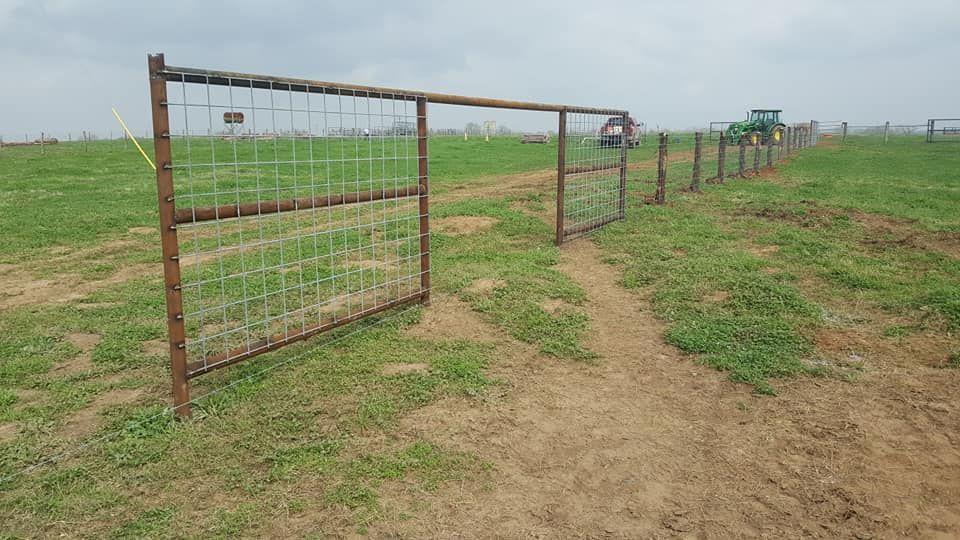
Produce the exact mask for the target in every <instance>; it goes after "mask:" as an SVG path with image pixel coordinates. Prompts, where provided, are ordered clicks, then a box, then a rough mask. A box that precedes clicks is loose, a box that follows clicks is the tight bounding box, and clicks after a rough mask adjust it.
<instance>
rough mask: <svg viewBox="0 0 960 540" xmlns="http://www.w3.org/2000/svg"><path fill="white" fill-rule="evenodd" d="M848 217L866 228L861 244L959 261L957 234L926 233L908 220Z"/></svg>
mask: <svg viewBox="0 0 960 540" xmlns="http://www.w3.org/2000/svg"><path fill="white" fill-rule="evenodd" d="M851 217H852V218H853V219H854V221H856V222H857V223H859V224H860V225H862V226H863V227H864V228H866V229H867V234H866V235H865V238H864V240H863V243H864V244H865V245H867V246H870V247H876V248H880V249H885V248H890V247H908V248H917V249H924V250H934V251H940V252H943V253H945V254H947V255H949V256H951V257H954V258H958V259H960V233H950V232H925V231H922V230H920V229H917V228H916V225H915V222H914V221H913V220H909V219H897V218H893V217H888V216H881V215H878V214H868V213H866V212H860V211H853V212H851Z"/></svg>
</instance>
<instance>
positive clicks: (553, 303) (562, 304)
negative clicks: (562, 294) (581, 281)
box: [540, 298, 577, 313]
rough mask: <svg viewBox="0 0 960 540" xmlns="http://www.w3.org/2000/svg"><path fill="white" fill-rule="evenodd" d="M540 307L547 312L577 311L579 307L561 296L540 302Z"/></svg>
mask: <svg viewBox="0 0 960 540" xmlns="http://www.w3.org/2000/svg"><path fill="white" fill-rule="evenodd" d="M540 309H542V310H544V311H546V312H547V313H567V312H570V311H575V310H576V309H577V307H576V306H574V305H573V304H570V303H568V302H566V301H564V300H561V299H560V298H548V299H546V300H544V301H543V302H542V303H541V304H540Z"/></svg>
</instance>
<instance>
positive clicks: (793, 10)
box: [0, 0, 960, 138]
mask: <svg viewBox="0 0 960 540" xmlns="http://www.w3.org/2000/svg"><path fill="white" fill-rule="evenodd" d="M323 4H326V5H323ZM148 52H164V53H166V59H167V62H168V63H169V64H171V65H177V66H189V67H200V68H210V69H224V70H233V71H243V72H249V73H261V74H270V75H288V76H295V77H303V78H313V79H320V80H327V81H342V82H351V83H360V84H373V85H381V86H390V87H398V88H410V89H418V90H427V91H436V92H449V93H458V94H467V95H477V96H489V97H502V98H508V99H522V100H535V101H546V102H551V103H566V104H571V105H586V106H610V107H617V108H626V109H629V110H630V111H631V113H632V114H633V116H635V117H636V118H638V119H641V120H645V121H646V122H647V123H648V125H650V126H656V125H660V126H664V127H670V128H677V129H679V128H688V127H694V126H705V125H706V123H707V122H708V121H710V120H728V119H739V118H740V117H742V116H743V115H744V112H745V111H746V110H747V109H748V108H750V107H751V106H768V107H780V108H783V109H784V110H785V113H784V114H785V116H786V118H787V120H793V121H800V120H806V119H811V118H815V119H820V120H850V121H883V120H891V121H893V122H895V123H905V122H921V123H922V122H925V120H926V119H927V118H929V117H935V116H944V115H946V116H950V117H960V99H958V97H960V70H958V69H957V66H958V64H960V1H957V0H943V1H932V0H914V1H912V2H903V1H896V2H885V1H882V0H880V1H877V0H874V1H842V2H841V1H838V0H833V1H820V0H803V1H794V2H788V1H782V0H781V1H762V2H755V1H751V0H738V1H736V2H707V1H702V2H697V1H683V0H672V1H669V2H665V1H662V0H661V1H657V2H646V1H639V0H635V1H628V2H617V1H606V2H585V1H583V0H581V1H578V2H563V1H558V0H551V1H543V2H525V1H522V0H513V1H509V2H507V1H503V2H501V1H499V0H480V1H475V2H469V3H467V2H440V1H437V2H421V1H406V2H404V1H392V2H383V3H382V4H379V5H375V3H363V2H356V1H351V2H308V1H294V0H289V1H282V0H268V1H264V0H258V1H256V2H242V1H235V2H222V3H221V2H213V1H205V2H199V1H198V2H179V1H176V0H165V1H163V2H154V3H147V2H135V1H130V0H127V1H96V0H86V1H75V0H55V1H45V0H0V73H2V79H0V81H2V84H0V135H2V136H4V137H5V138H22V137H23V135H24V133H27V132H29V133H31V134H36V135H38V134H39V132H40V131H41V130H43V131H46V132H48V133H54V134H55V135H57V136H65V134H66V133H67V132H72V133H74V136H76V134H77V133H78V132H79V131H80V130H89V131H97V132H99V133H101V134H105V133H107V132H109V130H111V129H112V130H116V129H117V127H116V125H115V123H114V122H115V121H114V120H113V117H112V115H111V113H110V107H111V106H116V107H117V108H118V109H120V111H121V113H122V114H123V115H124V116H125V117H126V119H127V120H128V123H129V124H130V125H131V127H132V128H133V129H134V130H135V131H136V132H137V133H138V134H141V133H144V132H145V131H146V130H147V129H148V128H149V99H148V84H147V74H146V55H147V53H148ZM482 120H497V121H498V123H500V124H505V125H508V126H510V127H513V128H515V129H524V130H536V129H548V128H553V127H555V116H554V115H550V114H544V113H539V114H538V113H523V112H505V111H492V110H486V109H469V108H462V107H445V106H439V105H438V106H434V107H433V108H432V109H431V118H430V122H431V126H432V127H458V128H462V127H463V125H464V124H465V123H466V122H468V121H477V122H480V121H482Z"/></svg>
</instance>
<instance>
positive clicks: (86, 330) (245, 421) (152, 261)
mask: <svg viewBox="0 0 960 540" xmlns="http://www.w3.org/2000/svg"><path fill="white" fill-rule="evenodd" d="M691 143H692V137H688V136H686V137H681V142H680V143H678V144H675V145H671V147H670V152H671V155H672V156H674V157H675V159H676V160H677V161H678V163H677V164H674V165H672V166H671V168H670V170H669V191H668V194H667V201H668V204H666V205H663V206H652V205H644V204H642V198H641V196H642V195H643V194H650V193H652V191H653V178H654V177H655V174H656V164H655V162H654V163H652V165H653V166H652V168H651V167H650V165H651V162H650V161H649V160H650V159H651V158H653V157H654V156H655V153H656V148H655V146H654V145H652V144H649V145H646V146H643V147H641V148H637V149H635V150H631V153H630V162H631V163H632V164H635V166H634V168H632V169H631V171H630V184H629V190H628V191H629V192H630V194H631V199H630V201H629V204H628V209H627V219H625V220H623V221H620V222H617V223H614V224H612V225H610V226H608V227H607V228H605V229H604V230H603V231H602V232H599V233H597V234H595V235H594V237H593V239H592V240H587V241H592V242H596V243H597V245H598V246H600V248H601V249H602V252H603V254H604V258H605V261H606V262H609V263H610V264H613V265H616V266H617V268H618V269H621V270H622V281H621V283H620V285H622V286H623V287H624V288H625V289H626V291H631V292H626V291H625V292H624V294H634V295H635V297H636V301H637V302H643V303H648V304H649V305H650V306H651V309H652V310H653V312H654V314H655V315H656V316H657V317H658V318H660V319H661V320H663V321H665V323H666V325H667V326H666V330H665V334H664V338H665V340H666V342H667V343H669V344H670V345H672V346H674V347H677V348H678V349H679V350H681V351H684V352H686V353H689V358H688V359H686V361H687V362H688V363H689V364H691V365H693V364H695V363H702V364H705V365H709V366H712V367H714V368H716V369H718V370H722V371H724V372H727V373H728V374H729V376H730V377H731V378H732V379H733V380H735V381H740V382H743V383H746V384H748V385H751V387H752V389H753V390H754V391H755V392H757V393H760V394H776V393H777V391H778V383H779V382H780V381H781V380H782V379H783V378H785V377H797V376H801V377H803V376H811V377H827V378H832V379H840V380H843V381H849V383H850V384H857V381H858V377H859V374H860V372H861V371H862V370H863V365H862V363H860V362H858V361H857V360H856V359H855V358H852V359H850V360H849V361H842V362H840V361H837V360H836V359H835V358H831V357H830V356H829V355H827V354H826V353H825V350H824V348H823V347H822V344H821V343H820V341H819V338H818V336H819V335H820V334H819V333H820V332H821V330H822V329H823V328H826V327H831V326H833V325H838V324H839V325H843V326H845V327H851V328H857V329H862V330H863V331H868V332H871V333H872V334H873V335H876V336H878V337H877V339H879V340H886V342H888V343H889V345H890V346H891V347H901V348H903V349H904V350H907V349H908V348H910V347H913V346H914V345H915V341H913V340H912V337H914V336H918V335H919V334H921V333H924V332H931V331H932V332H936V333H939V334H942V335H943V336H945V338H946V340H947V343H948V345H947V347H946V348H945V349H944V348H937V349H928V350H925V352H924V353H923V355H922V358H920V359H919V361H920V362H921V363H923V364H924V365H928V366H935V367H943V368H944V374H945V375H944V376H945V377H947V376H949V377H955V376H957V373H958V371H957V370H954V369H949V368H957V367H960V360H958V357H960V339H958V338H957V332H958V331H960V217H958V214H957V208H960V173H958V172H957V171H960V153H958V152H957V151H956V148H955V147H954V146H952V145H946V144H944V145H928V144H924V143H923V142H922V141H921V140H919V139H914V138H910V137H902V138H893V139H892V140H891V143H890V144H888V145H881V144H878V142H877V140H876V139H874V138H870V137H850V139H849V140H848V143H847V144H846V145H844V146H839V145H837V144H835V143H826V142H825V143H824V144H821V145H820V146H819V147H817V148H814V149H809V150H805V151H803V152H802V153H800V154H797V155H794V156H791V159H790V160H789V161H787V162H783V163H781V164H779V165H778V168H777V172H776V173H775V174H765V175H762V176H758V177H753V178H748V179H729V180H728V181H727V182H726V183H725V184H722V185H707V184H704V186H703V193H700V194H697V193H688V192H682V191H681V188H683V187H685V186H686V185H687V184H688V183H689V176H688V171H689V165H688V164H686V163H685V160H686V158H685V156H686V155H687V153H689V152H690V151H691V148H692V144H691ZM45 150H46V153H45V154H44V155H41V154H40V151H39V149H38V148H33V147H28V148H4V149H2V150H0V186H2V190H0V192H2V194H3V195H2V199H0V229H2V230H3V231H4V238H5V240H6V241H5V242H3V243H2V244H0V279H3V280H4V283H5V284H6V285H8V290H9V288H10V287H9V286H16V285H17V284H22V283H23V282H25V281H30V282H31V283H36V284H38V285H36V287H34V289H36V290H40V289H43V288H46V289H48V290H52V291H54V292H57V293H58V294H59V296H60V297H66V298H58V297H57V296H56V295H51V296H46V295H42V294H40V293H38V292H36V291H35V290H33V289H31V290H33V292H30V293H29V294H36V295H37V296H36V299H35V301H30V302H20V301H14V300H13V299H11V297H9V296H10V295H9V294H8V293H3V292H0V301H8V302H9V304H0V305H6V306H7V307H4V308H3V309H2V311H0V335H2V336H4V337H3V339H2V341H0V428H2V431H0V477H7V476H8V475H13V476H12V477H10V478H8V479H6V480H4V481H2V483H0V536H4V537H5V536H8V535H9V536H11V537H21V536H22V537H33V536H58V535H60V534H66V535H68V536H72V535H82V536H88V537H110V536H112V537H124V538H133V537H136V538H143V537H185V536H187V537H194V536H214V537H232V536H250V535H257V534H270V531H271V523H273V522H275V521H276V520H278V519H281V518H283V519H290V518H291V516H293V517H294V518H296V517H298V516H300V517H306V516H310V515H315V514H320V513H326V514H331V515H335V516H338V519H342V520H343V521H342V522H341V524H342V525H344V526H348V527H351V528H352V529H354V530H356V531H357V532H360V533H362V532H364V531H365V530H367V528H368V527H369V526H370V525H371V524H374V523H381V522H393V521H397V522H400V521H404V520H408V519H412V518H414V517H415V516H416V513H417V508H418V502H417V501H418V500H419V498H421V497H430V496H432V494H435V493H437V492H438V490H441V489H443V487H444V486H447V485H449V484H451V483H454V482H457V481H458V480H460V479H463V478H465V477H470V478H474V479H476V478H479V479H485V480H487V481H489V482H490V483H491V484H494V483H496V482H498V475H499V474H501V473H500V471H498V469H497V465H498V464H497V463H494V462H490V461H489V460H488V459H487V458H486V456H484V455H480V454H474V453H469V452H463V451H461V450H458V449H456V448H452V447H448V446H445V445H443V444H440V443H437V442H436V441H435V440H431V438H430V436H429V433H427V434H425V435H424V436H422V437H419V438H417V439H416V440H409V438H401V437H398V436H397V424H398V422H399V421H400V420H401V419H402V418H404V417H405V416H406V415H409V414H411V413H412V412H413V411H416V410H418V409H421V408H423V407H425V406H428V405H430V404H433V403H436V402H438V401H439V400H441V399H444V398H450V397H452V398H457V399H462V400H464V402H465V403H467V404H468V405H466V406H475V407H483V406H489V407H496V404H495V403H493V404H489V405H485V404H486V403H487V401H486V400H487V399H488V396H489V395H491V393H495V392H500V391H505V389H506V388H509V385H510V381H509V380H508V379H504V378H501V377H499V376H497V375H495V373H497V369H496V368H497V366H498V362H500V361H501V360H502V357H503V356H504V355H506V354H509V350H510V347H509V345H505V344H504V343H500V342H497V343H491V342H487V341H476V340H469V339H427V338H425V337H422V336H421V337H418V336H414V335H411V334H410V333H409V332H407V329H408V328H410V327H411V326H413V325H415V324H416V323H417V321H419V320H420V319H421V318H423V317H424V316H425V313H424V311H425V310H424V309H423V308H412V309H409V310H405V311H403V312H402V313H390V314H386V315H383V316H380V317H376V318H373V319H371V320H369V321H367V322H362V323H360V324H358V325H357V326H355V327H350V328H344V329H341V330H338V331H335V332H332V333H329V334H326V335H323V336H320V337H317V338H314V339H312V340H309V341H307V342H304V343H300V344H297V345H293V346H290V347H288V348H286V349H283V350H281V351H278V352H276V353H271V354H269V355H265V356H261V357H258V358H257V359H256V360H252V361H249V362H246V363H243V364H240V365H238V366H235V367H232V368H230V369H226V370H222V371H220V372H216V373H213V374H210V375H205V376H203V377H201V378H198V379H196V380H195V383H196V384H195V386H194V392H195V394H196V395H203V394H205V393H211V395H209V397H207V398H204V399H201V400H200V401H199V402H198V404H197V406H196V407H195V419H194V420H193V421H189V422H183V423H178V422H175V421H173V420H172V418H171V417H170V416H169V415H162V414H159V413H161V412H162V411H163V410H164V408H165V407H166V406H167V405H168V404H169V393H168V392H169V391H168V387H169V376H168V373H167V370H166V365H167V359H166V358H165V356H164V352H163V347H162V346H160V347H157V346H156V344H157V343H158V342H159V343H161V345H162V341H163V340H164V338H165V322H164V317H165V311H164V300H163V294H162V280H161V278H160V275H159V273H158V271H159V264H158V263H157V260H158V258H159V246H158V242H157V237H156V233H155V232H153V233H149V232H144V231H143V230H142V229H138V228H145V227H154V228H155V227H156V223H157V218H156V208H155V207H156V200H155V187H154V178H153V172H152V171H151V170H150V169H148V167H147V166H146V164H145V163H144V162H143V160H142V158H141V157H140V156H139V155H137V154H136V152H135V151H134V150H133V148H132V147H129V148H128V147H124V146H122V145H121V144H120V143H117V142H98V143H91V144H90V145H89V150H88V151H86V152H84V151H83V147H82V146H81V145H80V144H59V145H55V146H49V147H47V148H46V149H45ZM711 159H712V158H711V157H710V156H707V158H705V162H704V173H703V174H704V178H706V177H709V176H713V175H714V173H715V167H716V162H715V161H711ZM727 159H728V163H727V167H728V170H732V169H730V167H731V166H732V165H731V162H733V163H735V161H736V158H735V154H734V153H733V152H731V153H730V154H728V158H727ZM751 163H752V161H751ZM555 166H556V146H555V142H554V143H553V144H551V145H521V144H519V143H518V142H517V141H516V140H515V139H514V138H503V139H500V138H494V139H493V140H491V142H489V143H484V142H482V141H476V140H471V141H468V142H464V141H463V140H462V139H458V138H455V137H453V138H437V139H433V140H431V141H430V170H431V185H432V188H433V194H435V195H436V198H435V201H434V202H433V203H432V207H431V219H435V220H437V221H438V222H439V223H442V222H443V220H445V219H453V218H458V217H463V216H467V217H471V218H485V221H484V222H485V223H487V224H488V226H486V227H481V228H478V229H477V230H475V231H471V232H469V233H466V234H455V233H451V232H444V230H443V229H442V227H439V228H437V229H436V230H435V232H434V233H433V236H432V256H433V290H434V293H435V295H449V296H452V297H456V298H458V299H459V300H460V301H462V302H464V303H466V305H468V306H469V307H470V308H471V309H472V310H473V311H474V312H476V313H477V314H479V315H480V316H481V317H482V318H483V320H485V321H486V322H488V323H490V324H491V325H493V326H495V327H496V328H498V329H499V330H500V331H502V332H503V333H504V334H505V335H507V336H509V339H510V340H513V341H516V342H519V343H522V344H524V345H523V346H525V347H532V348H533V350H536V351H538V352H539V353H540V354H541V355H542V356H543V357H544V358H546V359H549V361H551V362H568V363H571V364H575V363H581V362H585V363H588V364H594V363H602V362H604V358H603V357H601V356H599V355H598V354H596V353H595V352H594V351H591V350H590V348H589V347H588V346H587V345H586V340H585V335H586V333H587V332H588V331H590V329H591V324H592V322H591V320H590V318H589V317H588V316H587V314H586V312H585V310H583V309H582V306H583V305H584V302H586V301H588V300H589V298H588V297H587V294H586V292H585V291H584V290H583V289H582V288H581V287H579V286H578V285H577V284H576V283H574V281H573V280H572V279H571V278H570V277H569V276H567V275H565V274H564V273H563V272H561V271H560V270H559V269H558V268H557V264H558V262H559V260H560V249H558V248H556V247H555V246H553V243H552V240H553V225H552V223H551V221H550V219H551V214H550V210H551V209H552V208H553V207H554V205H555V202H556V201H555V194H554V192H553V184H552V183H551V182H550V181H549V179H548V180H546V182H544V183H543V184H542V185H541V186H540V187H538V188H533V189H530V190H529V192H528V193H524V194H517V193H516V192H512V191H510V190H509V189H505V190H504V193H509V194H500V193H498V192H497V189H496V187H497V186H498V185H500V183H504V182H506V181H505V180H504V178H508V175H511V174H513V173H521V172H526V171H536V170H544V169H550V168H553V167H555ZM504 185H506V184H504ZM471 186H478V187H484V189H482V190H480V189H478V190H477V191H475V192H471V189H472V188H471ZM491 186H492V187H491ZM458 194H459V195H458ZM563 249H576V245H575V244H573V245H571V246H568V247H564V248H563ZM154 267H155V270H153V271H151V270H150V269H151V268H154ZM124 268H135V269H142V270H143V271H142V272H137V273H135V274H134V275H130V276H125V277H124V278H123V279H119V278H117V277H116V276H117V274H118V272H119V271H121V270H122V269H124ZM481 281H486V282H488V284H489V287H477V286H476V284H477V283H478V282H481ZM44 284H45V285H44ZM72 292H75V293H77V294H70V293H72ZM25 294H26V293H25ZM5 295H6V296H7V297H5ZM551 301H553V302H562V303H563V305H565V306H568V308H567V309H563V310H550V309H547V308H546V307H544V306H545V305H546V304H547V303H549V302H551ZM850 306H857V310H853V309H852V308H850ZM426 309H430V308H426ZM854 311H856V313H854ZM863 313H869V316H868V317H863V315H862V314H863ZM358 328H362V329H363V330H362V331H357V329H358ZM77 336H94V337H93V338H88V339H78V337H77ZM286 362H289V364H285V363H286ZM271 366H282V367H279V368H278V369H274V370H272V371H269V372H267V373H261V370H263V369H264V368H266V367H271ZM391 366H392V367H393V368H397V369H392V368H391ZM405 366H418V368H417V369H412V370H406V369H399V368H403V367H405ZM681 368H683V367H682V366H678V369H681ZM227 385H233V386H231V387H230V388H229V389H227V390H223V391H219V390H218V389H220V388H223V387H225V386H227ZM767 399H777V398H776V397H771V398H767ZM108 434H109V435H110V437H109V438H108V439H106V440H103V441H101V442H97V443H96V444H91V445H90V446H89V447H88V448H85V449H84V450H83V451H82V452H80V453H78V454H76V455H70V456H68V457H66V458H64V459H63V460H62V462H60V463H57V464H51V465H44V466H41V467H39V468H37V469H36V470H33V471H30V472H27V473H25V474H17V473H18V472H19V471H23V470H24V469H26V468H28V467H30V466H31V465H34V464H37V463H38V462H40V460H41V459H42V458H44V457H46V456H53V455H57V454H59V453H61V452H65V451H69V450H71V449H75V448H77V447H78V446H79V445H80V444H82V443H83V442H84V441H92V440H95V439H97V438H98V437H101V436H104V435H108ZM399 487H404V488H405V489H406V491H404V490H400V489H399ZM398 491H399V492H402V493H404V495H402V496H400V500H401V502H397V497H398V496H397V493H398ZM185 493H190V497H185V496H184V494H185ZM388 495H389V496H388ZM188 500H192V501H197V500H202V501H203V504H200V505H195V504H188ZM387 501H389V502H387ZM319 532H320V531H318V533H319ZM327 532H329V531H327Z"/></svg>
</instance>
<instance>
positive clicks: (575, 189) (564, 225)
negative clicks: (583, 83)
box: [557, 108, 630, 245]
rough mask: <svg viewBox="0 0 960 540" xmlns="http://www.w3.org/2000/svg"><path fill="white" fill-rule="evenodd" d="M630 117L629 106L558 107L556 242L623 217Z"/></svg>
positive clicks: (580, 234)
mask: <svg viewBox="0 0 960 540" xmlns="http://www.w3.org/2000/svg"><path fill="white" fill-rule="evenodd" d="M629 122H630V118H629V114H628V113H627V112H626V111H615V110H608V111H598V110H594V109H577V108H568V109H565V110H563V111H560V123H559V133H560V137H559V148H558V151H557V154H558V155H557V244H558V245H559V244H562V243H563V242H564V241H565V240H569V239H572V238H576V237H578V236H582V235H584V234H587V233H590V232H591V231H594V230H596V229H598V228H600V227H603V226H604V225H606V224H608V223H610V222H613V221H616V220H618V219H623V217H624V208H625V205H626V186H627V148H628V146H629V143H630V134H629V129H630V127H629Z"/></svg>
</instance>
